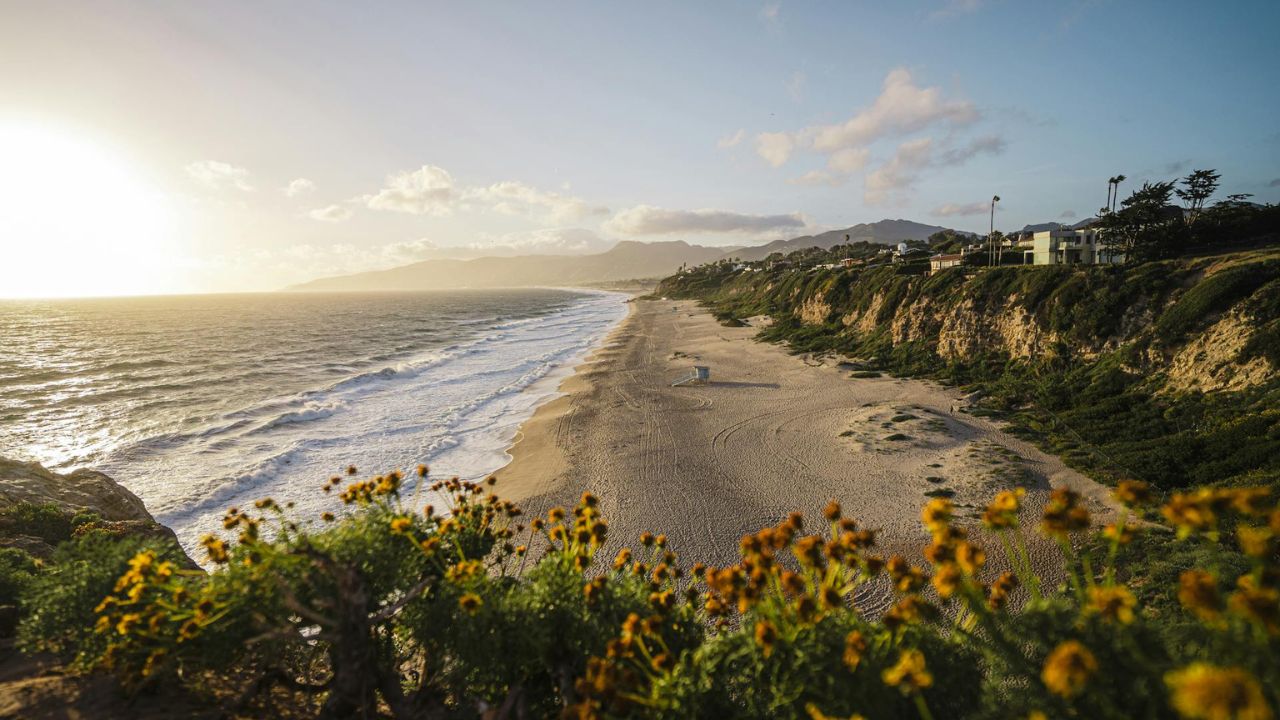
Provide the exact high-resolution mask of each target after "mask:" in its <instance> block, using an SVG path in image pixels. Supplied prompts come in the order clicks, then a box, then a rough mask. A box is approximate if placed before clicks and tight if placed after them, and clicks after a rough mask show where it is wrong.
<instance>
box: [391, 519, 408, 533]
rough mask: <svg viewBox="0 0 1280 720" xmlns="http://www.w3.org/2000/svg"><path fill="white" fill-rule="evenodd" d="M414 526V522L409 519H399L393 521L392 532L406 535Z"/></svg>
mask: <svg viewBox="0 0 1280 720" xmlns="http://www.w3.org/2000/svg"><path fill="white" fill-rule="evenodd" d="M412 526H413V521H412V520H410V519H409V518H407V517H398V518H395V519H394V520H392V521H391V532H393V533H404V532H407V531H408V530H409V528H410V527H412Z"/></svg>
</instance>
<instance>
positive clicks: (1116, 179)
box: [1111, 175, 1125, 212]
mask: <svg viewBox="0 0 1280 720" xmlns="http://www.w3.org/2000/svg"><path fill="white" fill-rule="evenodd" d="M1124 181H1125V176H1123V175H1117V176H1115V177H1113V178H1111V182H1113V183H1115V184H1116V192H1115V195H1114V196H1113V197H1112V198H1111V212H1115V211H1116V201H1118V200H1119V199H1120V183H1122V182H1124Z"/></svg>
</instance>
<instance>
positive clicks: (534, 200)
mask: <svg viewBox="0 0 1280 720" xmlns="http://www.w3.org/2000/svg"><path fill="white" fill-rule="evenodd" d="M462 199H463V201H464V202H465V203H475V204H479V205H480V206H482V207H486V208H488V209H491V210H494V211H496V212H499V213H502V214H503V215H540V216H546V217H547V218H548V219H550V220H552V221H554V222H571V221H575V220H580V219H582V218H584V217H588V216H592V215H607V214H608V213H609V208H606V207H599V206H592V205H588V204H587V202H586V201H585V200H583V199H582V198H579V197H574V196H572V195H565V194H562V193H558V192H554V191H547V190H539V189H537V188H535V187H532V186H530V185H526V184H524V183H522V182H518V181H515V180H504V181H502V182H498V183H494V184H492V185H489V186H487V187H477V188H471V189H468V190H465V191H463V193H462Z"/></svg>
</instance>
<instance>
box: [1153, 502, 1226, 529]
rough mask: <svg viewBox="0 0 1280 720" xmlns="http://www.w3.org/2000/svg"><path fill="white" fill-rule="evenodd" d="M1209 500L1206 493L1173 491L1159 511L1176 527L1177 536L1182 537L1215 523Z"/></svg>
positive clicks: (1215, 519) (1215, 518)
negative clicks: (1191, 493) (1193, 493)
mask: <svg viewBox="0 0 1280 720" xmlns="http://www.w3.org/2000/svg"><path fill="white" fill-rule="evenodd" d="M1210 500H1211V496H1210V495H1208V494H1206V493H1197V494H1195V495H1188V494H1186V493H1174V495H1173V497H1172V498H1170V499H1169V502H1168V503H1166V504H1165V506H1164V507H1163V508H1161V509H1160V512H1161V514H1163V515H1164V517H1165V519H1166V520H1168V521H1169V522H1170V523H1171V524H1173V525H1174V526H1175V527H1177V528H1178V538H1179V539H1184V538H1186V537H1187V536H1188V535H1190V534H1191V533H1193V532H1198V531H1203V530H1208V529H1209V528H1211V527H1213V526H1214V525H1215V524H1216V523H1217V521H1218V520H1217V517H1216V516H1215V515H1214V513H1213V507H1212V503H1211V502H1210Z"/></svg>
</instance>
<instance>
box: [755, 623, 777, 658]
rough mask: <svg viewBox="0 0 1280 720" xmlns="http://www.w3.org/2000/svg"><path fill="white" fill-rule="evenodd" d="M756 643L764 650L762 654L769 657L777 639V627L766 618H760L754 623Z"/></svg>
mask: <svg viewBox="0 0 1280 720" xmlns="http://www.w3.org/2000/svg"><path fill="white" fill-rule="evenodd" d="M755 638H756V643H757V644H758V645H760V648H761V649H762V650H763V651H764V656H765V657H769V656H770V655H772V654H773V645H774V643H776V642H777V641H778V628H776V627H774V626H773V623H771V622H769V621H768V620H761V621H760V622H757V623H756V632H755Z"/></svg>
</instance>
